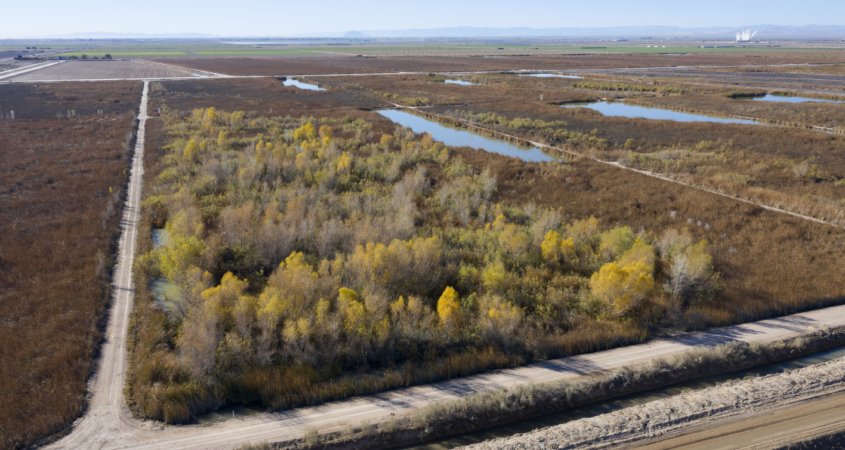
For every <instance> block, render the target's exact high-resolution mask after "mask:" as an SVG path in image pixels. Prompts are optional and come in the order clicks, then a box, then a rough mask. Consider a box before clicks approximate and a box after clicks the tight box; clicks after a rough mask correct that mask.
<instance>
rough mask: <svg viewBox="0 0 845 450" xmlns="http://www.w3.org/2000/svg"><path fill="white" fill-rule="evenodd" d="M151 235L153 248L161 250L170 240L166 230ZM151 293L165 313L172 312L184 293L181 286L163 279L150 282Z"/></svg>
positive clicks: (155, 230) (153, 232)
mask: <svg viewBox="0 0 845 450" xmlns="http://www.w3.org/2000/svg"><path fill="white" fill-rule="evenodd" d="M150 235H151V238H152V241H153V248H160V247H162V246H165V245H167V241H168V239H169V238H170V237H169V235H168V233H167V230H166V229H164V228H153V229H152V231H151V232H150ZM150 292H151V293H152V295H153V300H155V302H156V304H157V305H158V306H159V307H160V308H162V309H163V310H165V311H170V310H172V309H173V308H174V305H175V304H176V302H178V301H179V300H180V299H181V298H182V291H181V290H180V289H179V286H177V285H175V284H173V283H171V282H170V281H168V280H167V279H166V278H163V277H162V278H156V279H154V280H152V281H151V282H150Z"/></svg>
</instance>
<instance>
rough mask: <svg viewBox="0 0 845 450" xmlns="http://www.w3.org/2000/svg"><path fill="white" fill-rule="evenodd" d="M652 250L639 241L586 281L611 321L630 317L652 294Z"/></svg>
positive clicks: (638, 239) (653, 259) (635, 241)
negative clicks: (607, 311)
mask: <svg viewBox="0 0 845 450" xmlns="http://www.w3.org/2000/svg"><path fill="white" fill-rule="evenodd" d="M654 261H655V256H654V248H652V247H651V246H650V245H648V244H647V243H646V242H645V241H643V240H642V239H640V238H637V239H635V240H634V244H633V245H632V246H631V248H630V249H629V250H628V251H626V252H625V253H624V254H622V256H621V257H620V258H619V260H618V261H614V262H610V263H607V264H605V265H603V266H602V267H601V268H600V269H599V271H598V272H596V273H594V274H593V276H592V277H590V291H591V292H592V294H593V295H594V296H595V297H596V298H598V299H599V300H600V301H602V302H603V303H604V304H605V305H606V306H607V307H608V308H609V309H610V311H611V314H612V315H613V316H614V317H617V318H622V317H626V316H630V315H632V314H633V313H635V312H636V311H637V310H639V309H640V308H641V307H642V306H643V305H644V303H645V302H646V301H647V300H648V299H649V297H650V296H651V295H652V293H653V292H654Z"/></svg>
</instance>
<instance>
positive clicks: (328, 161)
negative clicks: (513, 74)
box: [130, 109, 715, 422]
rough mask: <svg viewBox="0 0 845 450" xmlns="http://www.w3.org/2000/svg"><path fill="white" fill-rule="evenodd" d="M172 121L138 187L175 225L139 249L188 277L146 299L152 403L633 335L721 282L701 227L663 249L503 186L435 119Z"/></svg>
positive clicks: (409, 372)
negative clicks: (439, 131) (144, 183)
mask: <svg viewBox="0 0 845 450" xmlns="http://www.w3.org/2000/svg"><path fill="white" fill-rule="evenodd" d="M166 120H167V123H168V126H169V131H170V134H171V142H170V144H169V145H168V146H167V147H166V148H165V156H164V159H163V164H162V167H161V168H160V169H161V170H160V171H159V173H158V175H157V177H156V178H155V180H154V182H153V183H152V184H153V186H152V188H151V189H149V190H148V192H147V199H146V203H145V204H146V205H150V206H155V211H156V214H155V215H156V216H157V217H160V218H161V222H162V223H163V224H164V225H165V230H166V234H167V239H166V241H165V242H164V244H163V245H161V246H160V247H158V248H154V249H150V250H149V251H148V252H146V253H144V254H143V255H141V256H140V257H139V259H138V265H137V266H138V268H139V269H140V272H141V273H140V275H141V277H142V278H145V279H146V280H147V281H148V282H153V281H154V282H156V283H157V284H158V285H161V284H162V283H164V284H166V285H168V286H170V291H171V292H172V291H175V292H176V293H177V295H171V296H170V297H167V298H165V297H163V296H162V295H161V293H160V291H155V292H154V294H153V295H152V296H151V297H152V298H149V297H148V298H141V299H139V302H138V303H139V310H138V311H137V312H136V320H137V329H138V330H144V332H143V333H140V332H138V333H137V335H138V337H137V339H136V340H135V341H134V344H133V363H132V364H133V372H132V373H133V375H132V379H131V386H130V388H131V394H132V399H133V403H134V407H135V408H136V409H137V410H138V411H139V412H140V413H142V414H143V415H146V416H149V417H154V418H158V419H163V420H166V421H168V422H181V421H185V420H190V419H191V418H192V417H193V416H194V415H195V414H197V413H199V412H202V411H204V410H208V409H211V408H214V407H215V406H217V405H220V404H223V403H256V402H257V403H261V404H264V405H266V406H269V407H271V408H282V407H288V406H292V405H298V404H307V403H313V402H316V401H321V400H326V399H331V398H338V397H343V396H347V395H351V394H356V393H363V392H371V391H376V390H380V389H385V388H388V387H392V386H400V385H407V384H410V383H417V382H422V381H429V380H436V379H442V378H446V377H451V376H457V375H462V374H468V373H472V372H477V371H480V370H484V369H488V368H493V367H500V366H503V365H509V364H516V363H520V362H524V361H528V360H533V359H541V358H546V357H549V356H556V355H560V354H565V353H572V352H576V351H583V350H584V349H589V348H599V347H601V346H604V345H611V344H612V343H614V342H617V343H618V342H619V341H624V340H638V339H642V337H643V336H645V334H646V332H647V330H648V327H649V324H650V323H652V321H653V320H658V321H660V320H664V318H665V317H666V314H662V313H661V308H664V309H665V306H664V305H667V304H671V302H669V301H668V300H666V299H669V298H670V297H673V296H676V294H675V291H677V292H678V294H677V297H684V298H686V300H687V301H688V302H690V303H691V302H695V301H696V299H697V298H700V297H702V296H703V295H705V294H706V293H707V292H709V291H711V290H712V289H713V288H714V287H715V285H714V284H706V283H704V282H703V281H702V280H704V279H706V278H707V277H708V276H710V275H711V273H712V266H709V265H706V264H704V265H702V264H703V263H704V262H706V261H704V260H703V259H702V258H703V257H702V256H701V252H704V253H705V254H706V251H707V245H706V243H701V244H694V243H688V242H687V241H686V240H684V239H685V238H684V239H682V238H679V237H677V238H676V237H674V236H681V237H684V236H687V235H685V234H683V232H680V231H679V232H674V234H673V235H672V236H670V237H668V238H666V239H665V242H666V244H665V248H666V250H665V255H666V256H665V258H664V250H662V248H661V249H660V250H658V249H656V248H655V247H654V245H653V244H652V242H654V237H653V236H651V235H649V234H648V233H634V232H633V231H632V230H631V228H629V227H617V228H609V229H605V228H604V227H603V226H602V224H601V223H600V222H599V221H598V220H597V219H595V218H592V217H588V218H572V219H570V220H569V221H567V220H566V218H565V217H564V215H563V214H562V213H561V212H559V211H552V210H545V209H542V208H536V207H523V206H515V205H505V204H500V203H497V201H496V180H495V179H494V178H492V177H491V176H490V175H489V174H488V173H486V172H479V171H478V170H476V169H473V168H472V167H471V166H469V165H467V164H466V163H465V162H464V161H463V160H462V159H460V158H457V157H455V156H453V155H452V153H451V152H450V150H449V149H447V148H446V147H444V146H443V145H441V144H439V143H436V142H434V141H433V140H432V139H431V138H430V137H428V136H423V137H422V138H417V137H415V136H414V135H413V134H411V133H410V132H408V131H407V130H403V129H396V130H395V131H394V132H393V134H378V133H375V132H374V131H373V129H372V128H371V125H370V124H368V123H366V122H363V121H360V120H352V119H349V120H328V119H324V120H321V121H317V120H315V119H313V118H285V119H282V118H265V117H255V118H251V119H246V118H245V117H244V115H243V114H242V113H228V112H224V111H218V110H213V109H205V110H196V111H194V112H193V113H192V114H191V115H189V116H187V117H185V118H184V119H178V118H177V117H175V116H172V117H171V116H167V117H166ZM661 242H663V241H661ZM682 260H683V262H678V263H675V261H682ZM705 266H706V267H705ZM676 267H677V268H676ZM667 268H668V269H667ZM699 269H705V270H699ZM682 272H683V274H682ZM674 286H678V289H674ZM693 286H696V287H697V288H695V289H693ZM156 292H158V293H156ZM661 299H663V300H661ZM655 318H656V319H655ZM586 327H593V328H599V329H604V330H606V334H608V335H613V336H614V339H605V338H604V337H602V338H598V339H597V338H596V335H595V334H594V333H593V334H589V335H587V334H584V333H583V330H584V329H585V328H586ZM155 330H158V331H155ZM602 336H604V335H602Z"/></svg>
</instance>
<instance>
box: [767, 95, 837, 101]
mask: <svg viewBox="0 0 845 450" xmlns="http://www.w3.org/2000/svg"><path fill="white" fill-rule="evenodd" d="M754 101H756V102H779V103H843V102H842V101H839V100H829V99H826V98H811V97H792V96H788V95H776V94H766V95H764V96H762V97H754Z"/></svg>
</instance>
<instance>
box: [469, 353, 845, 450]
mask: <svg viewBox="0 0 845 450" xmlns="http://www.w3.org/2000/svg"><path fill="white" fill-rule="evenodd" d="M843 412H845V359H838V360H834V361H830V362H826V363H822V364H819V365H815V366H810V367H805V368H803V369H798V370H795V371H791V372H786V373H781V374H777V375H769V376H765V377H753V378H749V379H741V380H734V381H731V382H727V383H724V384H721V385H717V386H713V387H708V388H705V389H702V390H698V391H692V392H686V393H683V394H679V395H675V396H672V397H667V398H664V399H660V400H655V401H653V402H649V403H645V404H642V405H637V406H632V407H629V408H623V409H620V410H617V411H613V412H611V413H607V414H602V415H599V416H595V417H590V418H585V419H580V420H574V421H571V422H567V423H564V424H560V425H555V426H551V427H546V428H542V429H539V430H535V431H531V432H528V433H524V434H521V435H516V436H510V437H506V438H501V439H494V440H491V441H487V442H483V443H480V444H476V445H472V446H470V447H469V448H471V449H474V450H487V449H521V450H529V449H538V450H539V449H546V448H562V449H570V448H613V447H620V446H625V447H627V448H632V447H637V448H647V449H651V450H657V449H661V450H664V449H672V448H684V449H700V450H712V449H734V448H779V447H782V446H784V445H787V444H790V443H794V442H799V441H802V440H804V439H806V438H809V437H813V436H818V435H828V434H830V433H834V432H837V431H841V430H843V429H845V423H842V422H841V417H842V413H843Z"/></svg>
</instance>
